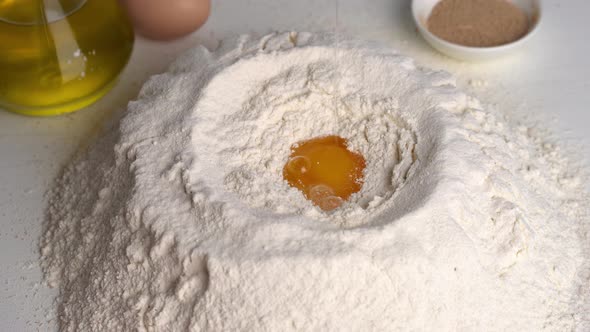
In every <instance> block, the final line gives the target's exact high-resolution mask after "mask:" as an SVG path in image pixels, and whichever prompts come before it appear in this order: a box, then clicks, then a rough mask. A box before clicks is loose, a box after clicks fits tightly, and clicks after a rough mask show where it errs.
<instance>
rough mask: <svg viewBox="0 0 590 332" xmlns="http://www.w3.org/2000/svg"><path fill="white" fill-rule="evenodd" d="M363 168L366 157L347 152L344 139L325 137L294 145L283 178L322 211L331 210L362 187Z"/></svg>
mask: <svg viewBox="0 0 590 332" xmlns="http://www.w3.org/2000/svg"><path fill="white" fill-rule="evenodd" d="M364 169H365V158H363V156H362V155H360V154H358V153H355V152H352V151H349V150H348V148H347V142H346V140H345V139H344V138H342V137H339V136H325V137H318V138H312V139H310V140H307V141H303V142H299V143H296V144H294V145H293V146H292V147H291V155H290V156H289V160H288V161H287V164H286V165H285V167H284V168H283V177H284V178H285V180H287V182H288V183H289V185H291V186H292V187H295V188H297V189H299V190H301V191H302V192H303V194H304V195H305V197H306V198H307V199H309V200H310V201H312V202H313V203H314V204H315V205H317V206H318V207H320V208H321V209H322V210H324V211H331V210H334V209H336V208H338V207H339V206H340V205H342V203H343V202H344V201H346V200H347V199H348V198H349V197H350V195H352V194H354V193H356V192H358V191H359V190H361V187H362V185H363V170H364Z"/></svg>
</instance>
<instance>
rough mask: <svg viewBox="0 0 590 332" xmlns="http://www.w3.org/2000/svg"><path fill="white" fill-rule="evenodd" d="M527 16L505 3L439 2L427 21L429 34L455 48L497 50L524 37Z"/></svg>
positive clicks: (477, 0)
mask: <svg viewBox="0 0 590 332" xmlns="http://www.w3.org/2000/svg"><path fill="white" fill-rule="evenodd" d="M528 28H529V22H528V18H527V16H526V14H525V13H524V12H523V11H522V10H520V9H519V8H518V7H516V6H515V5H513V4H512V3H510V2H509V1H506V0H442V1H440V2H439V3H438V4H436V6H434V8H433V9H432V12H431V14H430V16H429V17H428V30H430V32H432V33H433V34H435V35H436V36H438V37H440V38H442V39H444V40H446V41H449V42H452V43H456V44H461V45H465V46H474V47H488V46H498V45H503V44H507V43H510V42H512V41H515V40H517V39H519V38H521V37H522V36H524V35H525V34H526V33H527V31H528Z"/></svg>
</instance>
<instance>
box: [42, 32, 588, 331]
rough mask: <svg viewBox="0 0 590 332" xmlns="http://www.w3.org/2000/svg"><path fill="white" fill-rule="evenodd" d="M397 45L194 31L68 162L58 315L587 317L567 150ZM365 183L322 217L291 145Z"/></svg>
mask: <svg viewBox="0 0 590 332" xmlns="http://www.w3.org/2000/svg"><path fill="white" fill-rule="evenodd" d="M535 132H536V130H535V128H531V127H527V126H514V125H512V124H510V122H508V121H507V120H505V119H504V118H503V117H502V116H500V115H499V114H493V113H492V112H491V111H490V110H488V109H487V108H486V107H483V106H482V105H481V104H480V103H479V102H478V101H477V100H476V99H474V98H472V97H470V96H468V95H466V94H464V93H462V92H461V91H459V90H458V89H457V88H456V86H455V82H454V79H453V77H452V76H451V75H450V74H448V73H445V72H435V71H432V70H428V69H424V68H420V67H417V66H416V65H415V64H414V62H413V61H412V60H411V59H409V58H407V57H404V56H401V55H399V54H397V53H396V52H394V51H392V50H390V49H387V48H383V47H379V46H376V45H368V44H365V43H360V42H342V41H340V42H339V44H338V48H336V47H335V46H334V44H333V42H332V41H331V40H330V38H327V37H322V36H316V35H310V34H305V33H285V34H271V35H268V36H265V37H263V38H262V39H257V40H252V39H250V38H249V37H247V36H244V37H240V38H238V39H235V40H232V41H227V42H226V43H224V44H223V46H222V47H221V48H220V49H219V50H217V51H215V52H209V51H207V50H206V49H204V48H196V49H194V50H192V51H190V52H188V53H186V54H185V55H183V56H182V57H181V58H180V59H178V60H177V61H176V62H175V63H174V64H173V65H172V66H171V68H170V70H169V71H168V72H167V73H165V74H162V75H158V76H155V77H153V78H151V79H150V80H149V81H148V82H147V83H146V84H145V86H144V87H143V89H142V91H141V94H140V96H139V98H138V100H137V101H134V102H131V103H130V104H129V108H128V110H127V112H126V113H125V114H124V117H123V118H122V120H121V121H120V123H117V124H115V125H114V126H113V128H112V129H111V130H109V131H108V132H107V133H106V134H105V135H104V137H102V138H101V139H100V140H99V141H98V142H97V143H96V144H95V145H94V146H93V147H92V148H91V149H89V151H88V152H86V153H84V154H82V155H81V156H79V157H78V158H77V159H76V160H75V161H74V162H72V163H71V164H70V165H69V166H68V167H67V168H66V170H65V171H64V174H63V176H62V177H61V178H60V179H59V180H58V182H57V184H56V187H55V190H54V191H53V193H52V195H51V197H50V204H49V216H48V220H47V223H46V226H45V234H44V236H43V239H42V243H41V246H42V258H43V259H42V265H43V268H44V271H45V274H46V279H47V281H48V282H49V283H50V284H51V285H53V286H55V287H59V289H60V298H59V309H58V311H59V322H60V327H61V329H62V330H64V331H78V330H83V331H130V330H139V331H183V330H193V331H201V330H203V331H235V330H241V331H286V330H294V331H295V330H296V331H307V330H323V331H343V330H351V331H367V330H382V331H395V330H416V331H420V330H424V331H434V330H436V331H481V330H485V331H507V330H508V331H536V330H548V331H565V330H577V331H587V330H588V329H590V322H589V315H588V312H589V310H590V306H589V298H590V294H589V292H590V291H589V288H590V287H589V282H590V279H589V278H590V273H589V269H590V255H589V254H588V252H589V250H590V245H589V228H590V227H589V213H588V212H589V211H588V206H589V204H588V203H589V202H590V199H589V197H588V194H587V193H586V191H585V189H584V186H585V179H584V177H582V176H581V174H580V172H579V170H578V169H577V168H576V167H574V165H573V164H572V163H571V162H570V161H569V160H568V158H566V157H565V156H564V155H563V153H562V150H560V148H559V147H558V146H556V145H554V144H552V143H550V142H547V141H545V139H544V137H543V136H542V135H541V136H539V135H536V134H535ZM325 135H338V136H340V137H343V138H345V139H346V140H347V141H348V142H349V146H350V148H351V150H352V151H358V152H359V153H361V154H362V155H363V156H364V158H365V160H366V168H365V173H364V185H363V187H362V189H361V190H360V191H359V192H358V193H355V194H353V195H352V196H351V198H350V199H349V200H348V201H347V202H345V203H344V205H343V206H342V207H340V208H339V209H337V210H334V211H333V212H331V213H326V212H323V211H321V210H320V209H318V208H317V207H315V206H314V205H312V204H311V202H310V201H309V200H307V199H305V197H304V196H303V194H302V193H301V192H300V191H299V190H297V189H295V188H292V187H290V186H289V185H288V184H287V183H286V181H284V179H283V177H282V169H283V166H284V165H285V162H286V160H287V158H288V156H289V153H290V147H291V145H292V144H293V143H295V142H298V141H303V140H306V139H310V138H313V137H320V136H325Z"/></svg>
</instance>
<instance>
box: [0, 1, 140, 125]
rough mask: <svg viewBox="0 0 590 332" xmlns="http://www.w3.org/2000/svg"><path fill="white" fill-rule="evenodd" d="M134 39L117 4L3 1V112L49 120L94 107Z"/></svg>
mask: <svg viewBox="0 0 590 332" xmlns="http://www.w3.org/2000/svg"><path fill="white" fill-rule="evenodd" d="M133 40H134V35H133V29H132V27H131V24H130V22H129V20H128V18H127V16H126V13H125V12H124V10H123V9H122V8H121V7H120V6H119V4H118V2H117V0H0V109H5V110H9V111H13V112H16V113H21V114H26V115H33V116H49V115H58V114H62V113H67V112H73V111H76V110H78V109H80V108H83V107H85V106H88V105H90V104H92V103H93V102H95V101H96V100H98V99H99V98H100V97H102V96H103V95H104V94H105V93H106V92H107V91H108V90H109V89H110V88H111V87H112V85H113V84H114V82H115V80H116V78H117V77H118V75H119V73H120V72H121V71H122V70H123V68H124V67H125V65H126V64H127V61H128V60H129V57H130V55H131V51H132V49H133Z"/></svg>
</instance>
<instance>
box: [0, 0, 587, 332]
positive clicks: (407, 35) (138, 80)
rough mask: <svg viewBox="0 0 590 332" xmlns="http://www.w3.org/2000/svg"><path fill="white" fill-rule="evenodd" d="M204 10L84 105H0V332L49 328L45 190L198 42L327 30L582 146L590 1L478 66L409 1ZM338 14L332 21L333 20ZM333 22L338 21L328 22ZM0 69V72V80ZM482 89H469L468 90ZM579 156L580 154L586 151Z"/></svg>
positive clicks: (137, 52) (547, 16)
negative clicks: (433, 39)
mask: <svg viewBox="0 0 590 332" xmlns="http://www.w3.org/2000/svg"><path fill="white" fill-rule="evenodd" d="M212 2H213V9H212V15H211V17H210V18H209V21H208V22H207V24H206V25H205V26H204V27H203V28H202V29H201V30H199V31H197V32H196V33H194V34H192V35H191V36H189V37H186V38H184V39H181V40H177V41H174V42H169V43H157V42H152V41H146V40H143V39H139V38H138V40H137V41H136V44H135V49H134V53H133V56H132V59H131V61H130V63H129V65H128V67H127V68H126V70H125V71H124V73H123V75H122V77H121V79H120V81H119V83H118V84H117V86H116V87H115V88H114V90H113V91H111V92H110V93H109V94H108V95H107V96H106V97H105V98H103V99H102V100H100V101H99V102H98V103H96V104H95V105H93V106H91V107H88V108H87V109H85V110H83V111H80V112H77V113H74V114H71V115H67V116H62V117H55V118H29V117H23V116H19V115H14V114H11V113H8V112H2V111H0V330H1V331H38V330H39V331H47V330H55V326H56V325H55V321H54V318H53V317H54V312H53V310H54V306H53V303H52V301H53V296H54V295H55V290H50V289H47V288H46V287H45V286H44V285H43V284H42V282H41V280H42V279H41V273H40V269H39V266H38V249H37V241H38V237H39V235H40V231H41V223H42V221H43V214H44V194H45V192H46V191H47V189H48V188H49V186H50V184H51V182H52V180H53V179H54V178H55V176H56V174H57V173H58V172H59V170H60V168H61V167H62V166H63V165H64V164H65V163H66V162H67V161H68V159H69V158H70V157H71V156H72V154H73V153H74V152H75V150H76V149H77V148H79V146H81V145H83V144H84V143H85V142H88V140H89V139H90V138H91V136H92V135H93V134H95V133H97V132H98V131H99V130H100V128H101V125H102V123H103V121H104V119H106V118H108V117H109V115H110V114H111V112H113V110H116V109H120V108H122V107H124V106H125V105H126V103H127V101H128V100H130V99H133V98H134V97H135V96H136V94H137V92H138V89H139V87H140V86H141V84H142V82H143V81H144V80H145V79H146V78H147V77H149V76H150V75H151V74H154V73H159V72H162V71H163V70H165V68H166V66H167V65H168V64H169V63H170V61H171V60H172V59H174V57H175V56H176V55H177V54H178V53H180V52H182V51H183V50H185V49H187V48H189V47H191V46H193V45H197V44H204V45H206V46H208V47H215V46H216V45H217V43H218V40H219V39H221V38H224V37H228V36H232V35H235V34H241V33H252V34H256V35H261V34H264V33H267V32H270V31H274V30H298V31H303V30H305V31H322V30H330V31H333V30H334V29H335V27H336V26H339V27H340V30H341V31H342V32H343V33H345V34H347V35H350V36H353V37H358V38H364V39H372V40H378V41H381V42H383V43H384V44H386V45H391V46H392V47H394V48H397V49H398V50H400V51H401V52H402V53H405V54H408V55H410V56H412V57H414V58H416V59H417V61H418V63H420V64H423V65H426V66H429V67H434V68H441V69H446V70H449V71H451V72H453V73H456V74H457V76H458V78H459V81H460V82H461V83H462V84H465V85H466V87H470V86H469V84H467V83H465V82H469V81H470V80H475V81H482V80H483V81H485V82H487V86H486V87H485V88H484V87H481V88H477V87H475V88H473V86H471V88H473V89H474V90H476V91H475V92H476V93H478V94H480V95H481V96H482V98H483V99H489V100H488V101H491V102H494V101H495V102H498V103H499V104H500V105H501V106H502V107H508V108H512V107H513V108H515V109H516V108H520V109H524V110H525V111H527V112H529V113H535V114H542V115H545V116H547V117H550V118H555V119H556V121H554V122H553V123H551V126H552V127H553V128H555V129H556V130H557V131H558V132H559V133H560V135H561V136H562V137H565V138H567V139H570V140H572V141H574V142H583V144H586V146H590V144H589V143H590V132H589V130H588V128H589V125H588V123H589V122H590V109H589V105H590V43H588V34H590V19H589V18H588V13H590V1H585V0H567V1H559V0H552V1H551V0H545V1H544V2H543V4H544V6H543V15H542V16H543V18H542V23H541V24H542V26H541V29H540V31H539V33H538V34H537V36H535V38H534V39H533V40H532V41H531V43H530V44H529V45H527V47H526V48H525V49H524V50H522V51H521V52H519V53H517V54H514V55H512V56H509V57H507V58H504V59H500V60H495V61H493V62H486V63H477V64H469V63H461V62H458V61H455V60H452V59H449V58H447V57H445V56H442V55H440V54H438V53H436V52H435V51H434V50H432V49H431V48H430V47H429V46H428V45H427V44H426V43H425V42H424V41H423V40H422V39H421V38H420V36H418V34H417V32H416V30H415V27H414V24H413V22H412V19H411V16H410V10H409V8H410V0H340V1H339V2H340V3H339V4H338V15H336V3H337V0H325V1H311V0H298V1H287V0H266V1H263V0H248V1H245V0H244V1H236V0H234V1H232V0H212ZM337 17H338V19H337ZM337 21H338V24H336V22H337ZM1 79H2V73H0V80H1ZM478 89H479V90H481V91H477V90H478ZM580 154H581V155H582V156H585V157H589V156H590V154H589V153H588V150H580Z"/></svg>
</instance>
